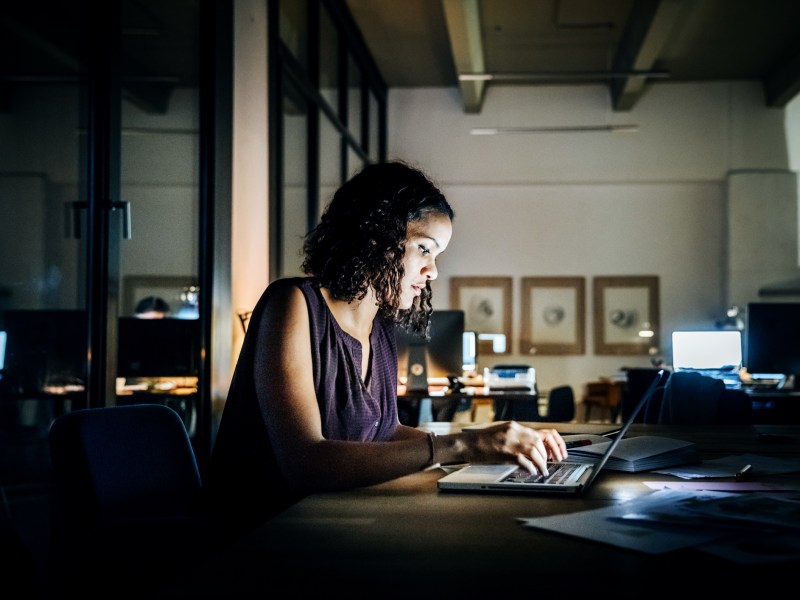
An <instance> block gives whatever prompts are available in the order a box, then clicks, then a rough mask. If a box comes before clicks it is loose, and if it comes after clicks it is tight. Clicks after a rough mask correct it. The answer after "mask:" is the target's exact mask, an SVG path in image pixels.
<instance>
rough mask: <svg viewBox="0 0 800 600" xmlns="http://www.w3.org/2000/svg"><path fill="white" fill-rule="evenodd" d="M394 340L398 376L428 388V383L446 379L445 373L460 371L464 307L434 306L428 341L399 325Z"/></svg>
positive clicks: (401, 379) (417, 386) (458, 372)
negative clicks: (401, 328) (447, 308)
mask: <svg viewBox="0 0 800 600" xmlns="http://www.w3.org/2000/svg"><path fill="white" fill-rule="evenodd" d="M396 340H397V369H398V377H399V380H400V381H405V383H406V385H408V387H409V389H411V388H417V389H422V388H423V387H424V388H425V389H427V384H428V383H446V382H447V377H448V375H455V376H456V377H461V375H462V374H463V369H464V358H465V357H464V350H465V347H464V311H463V310H434V311H433V313H432V314H431V329H430V340H429V341H428V342H427V343H426V342H425V340H424V339H423V338H421V337H418V336H414V335H411V334H409V333H406V332H404V331H401V330H400V329H398V330H396ZM409 357H410V358H411V360H409ZM473 360H474V359H473ZM426 378H427V382H426V381H425V379H426ZM414 382H417V385H414Z"/></svg>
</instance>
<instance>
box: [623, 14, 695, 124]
mask: <svg viewBox="0 0 800 600" xmlns="http://www.w3.org/2000/svg"><path fill="white" fill-rule="evenodd" d="M682 3H683V0H642V1H641V2H635V3H634V5H633V9H632V11H631V16H630V18H629V19H628V24H627V26H626V27H625V31H624V32H623V34H622V38H621V40H620V44H619V50H618V51H617V55H616V56H615V57H614V63H613V68H612V71H650V70H652V69H653V65H654V64H655V62H656V60H657V59H658V55H659V52H661V50H662V48H663V47H664V44H665V42H666V41H667V39H668V37H669V35H670V33H671V32H672V30H673V28H674V26H675V22H676V21H677V18H678V15H679V13H680V9H681V6H682ZM646 82H647V77H645V76H643V75H634V76H632V77H626V78H624V79H615V80H613V81H612V82H611V84H610V88H611V105H612V107H613V108H614V110H616V111H626V110H630V109H632V108H633V107H634V105H635V104H636V102H637V101H638V100H639V98H641V96H642V94H643V93H644V86H645V83H646Z"/></svg>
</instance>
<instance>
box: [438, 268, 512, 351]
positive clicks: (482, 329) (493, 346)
mask: <svg viewBox="0 0 800 600" xmlns="http://www.w3.org/2000/svg"><path fill="white" fill-rule="evenodd" d="M511 288H512V278H511V277H451V278H450V306H451V308H453V309H457V310H463V311H464V329H466V330H467V331H475V332H476V333H477V334H478V353H479V354H509V353H510V352H511V343H512V337H511ZM496 336H505V344H504V345H503V344H501V343H498V340H497V339H496Z"/></svg>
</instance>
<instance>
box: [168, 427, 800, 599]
mask: <svg viewBox="0 0 800 600" xmlns="http://www.w3.org/2000/svg"><path fill="white" fill-rule="evenodd" d="M548 426H551V425H550V424H548ZM552 426H555V427H556V428H559V429H562V428H563V429H564V430H567V429H569V430H570V431H574V430H576V428H578V427H586V426H585V425H580V424H577V425H576V424H573V423H570V424H552ZM596 427H597V426H594V428H593V427H591V426H590V427H588V428H586V432H587V433H592V432H595V431H597V429H596ZM606 428H607V426H606ZM759 431H769V432H772V433H782V434H789V435H793V436H798V437H797V438H796V439H795V441H793V442H780V443H775V442H771V443H766V442H762V441H759V439H758V435H757V433H758V432H759ZM630 433H631V435H637V434H638V435H642V434H650V435H669V436H671V437H676V438H681V439H688V440H692V441H695V442H696V443H697V444H698V451H699V452H700V453H701V456H703V457H705V458H712V457H716V456H724V455H728V454H731V453H743V452H757V453H760V454H773V455H776V456H784V457H790V456H793V457H798V456H800V443H799V442H798V441H797V440H798V439H800V426H794V427H784V426H758V427H748V428H736V429H733V428H724V429H723V428H718V429H717V428H715V429H711V428H695V427H682V428H679V427H674V426H673V427H669V428H668V427H665V426H656V425H634V426H633V427H632V428H631V432H630ZM441 476H442V472H441V471H439V470H436V471H427V472H420V473H416V474H413V475H409V476H406V477H402V478H399V479H396V480H393V481H390V482H387V483H384V484H381V485H376V486H371V487H367V488H361V489H356V490H352V491H347V492H340V493H328V494H317V495H314V496H311V497H309V498H306V499H304V500H302V501H301V502H299V503H297V504H296V505H294V506H292V507H291V508H289V509H288V510H287V511H285V512H284V513H282V514H281V515H279V516H277V517H276V518H274V519H273V520H271V521H269V522H267V523H266V524H264V525H263V526H262V527H261V528H259V529H257V530H256V531H254V532H253V533H252V534H251V535H250V536H248V537H247V538H245V539H244V540H241V541H240V542H239V543H237V544H236V545H234V546H233V547H231V548H228V549H227V550H226V551H225V552H223V553H222V554H221V555H220V556H217V557H212V558H210V559H209V561H208V562H207V563H206V564H204V565H201V566H200V567H199V568H198V569H196V570H193V571H192V572H191V573H188V574H186V577H185V578H184V579H183V580H182V583H181V584H180V585H176V586H174V587H171V588H170V589H168V590H164V591H163V593H162V594H161V595H160V596H159V597H162V598H188V597H236V598H250V597H254V598H255V597H259V598H265V597H271V596H276V597H281V592H283V596H284V597H288V596H291V597H297V598H306V597H316V596H319V597H324V596H331V595H334V596H335V595H342V594H344V595H345V596H346V597H348V598H406V599H407V598H476V597H484V596H483V594H490V595H488V596H485V597H487V598H490V597H497V596H499V595H505V593H506V592H504V591H503V589H504V588H507V587H513V586H517V585H528V586H532V591H531V592H530V594H531V595H534V596H536V597H539V596H540V595H541V594H542V593H546V592H551V593H559V592H561V591H565V590H568V594H567V595H566V596H564V597H565V598H567V597H568V598H572V597H574V596H575V594H577V593H593V594H601V595H603V596H610V597H622V598H633V597H636V598H640V597H642V596H646V595H650V594H652V595H654V597H657V598H664V597H667V594H680V597H683V596H685V595H691V596H695V595H697V593H699V592H708V593H713V595H714V596H713V597H725V595H724V594H728V593H729V594H732V595H731V597H741V596H742V593H743V591H744V590H750V589H753V587H752V586H753V585H756V582H759V581H760V582H764V583H765V582H767V581H768V582H769V584H768V586H769V589H775V588H776V587H777V586H779V585H780V584H782V583H784V584H785V583H790V584H793V585H794V584H795V581H796V577H797V566H798V565H796V564H794V565H787V564H783V565H764V566H741V565H736V564H734V563H731V562H728V561H725V560H722V559H719V558H715V557H713V556H710V555H707V554H705V553H702V552H699V551H697V550H684V551H678V552H674V553H670V554H668V555H653V556H651V555H647V554H642V553H637V552H633V551H629V550H623V549H620V548H617V547H614V546H609V545H605V544H600V543H597V542H590V541H587V540H583V539H580V538H575V537H569V536H561V535H558V534H554V533H551V532H546V531H540V530H536V529H527V528H524V527H522V526H521V525H520V524H519V523H518V522H517V521H516V518H517V517H533V516H544V515H553V514H564V513H571V512H574V511H579V510H586V509H591V508H597V507H601V506H605V505H608V504H611V503H616V502H619V501H622V500H625V499H629V498H631V497H634V496H637V495H642V494H646V493H648V491H649V490H648V489H647V488H646V487H645V486H644V485H643V484H642V483H641V482H642V481H645V480H652V479H659V480H661V479H668V477H665V476H663V475H653V474H648V473H643V474H630V473H618V472H613V471H605V472H604V473H602V474H601V475H600V477H599V478H598V479H597V481H596V482H595V485H594V487H593V488H592V489H591V490H590V492H589V493H588V494H587V495H586V496H584V497H577V498H549V497H542V496H537V497H521V496H511V495H508V496H497V495H483V494H458V493H443V492H438V491H437V488H436V481H437V479H439V477H441ZM755 479H756V478H754V480H755ZM764 480H767V478H764ZM769 480H770V481H776V482H784V483H785V482H790V483H791V484H793V485H798V487H799V488H800V475H798V474H797V473H795V474H792V475H783V476H773V477H770V478H769ZM765 544H766V545H765V547H769V541H768V540H765ZM575 567H580V571H579V574H577V575H576V574H575V573H576V572H575V571H574V569H575ZM494 577H500V578H501V580H500V581H503V582H504V583H495V584H491V585H490V583H489V582H490V581H491V580H492V579H491V578H494ZM497 586H499V590H498V587H497ZM563 586H566V587H563ZM743 586H744V588H743ZM790 589H792V588H790ZM693 592H694V593H693ZM507 593H513V592H507ZM526 595H527V594H526ZM675 597H678V596H675Z"/></svg>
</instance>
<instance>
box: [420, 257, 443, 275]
mask: <svg viewBox="0 0 800 600" xmlns="http://www.w3.org/2000/svg"><path fill="white" fill-rule="evenodd" d="M422 272H423V273H425V276H426V277H427V278H428V279H436V278H437V277H438V276H439V269H437V268H436V261H434V260H431V262H429V263H428V264H427V265H425V267H424V268H423V269H422Z"/></svg>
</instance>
